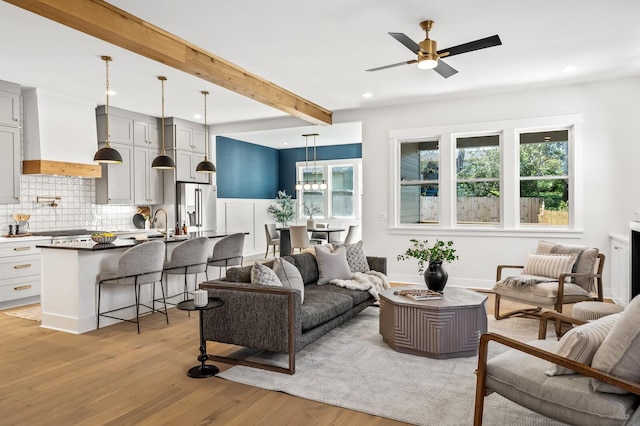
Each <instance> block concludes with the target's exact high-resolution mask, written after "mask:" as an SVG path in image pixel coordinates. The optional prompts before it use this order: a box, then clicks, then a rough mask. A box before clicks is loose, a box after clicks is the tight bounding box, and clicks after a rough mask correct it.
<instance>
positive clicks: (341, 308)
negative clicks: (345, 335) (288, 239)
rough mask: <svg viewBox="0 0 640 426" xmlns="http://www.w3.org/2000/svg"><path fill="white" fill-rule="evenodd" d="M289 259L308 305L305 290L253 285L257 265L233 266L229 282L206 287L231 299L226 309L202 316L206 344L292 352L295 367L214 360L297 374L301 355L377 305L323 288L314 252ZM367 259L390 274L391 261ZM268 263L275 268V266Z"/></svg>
mask: <svg viewBox="0 0 640 426" xmlns="http://www.w3.org/2000/svg"><path fill="white" fill-rule="evenodd" d="M283 259H284V260H286V261H288V262H290V263H292V264H293V265H295V266H296V267H297V268H298V270H299V271H300V273H301V275H302V279H303V281H304V285H305V286H304V289H305V290H304V303H301V294H300V291H299V290H294V289H291V288H283V287H274V286H264V285H256V284H251V283H250V281H251V266H245V267H242V268H230V269H229V270H228V271H227V275H226V277H225V278H223V279H219V280H213V281H207V282H204V283H202V284H200V288H203V289H206V290H207V291H208V293H209V296H210V297H219V298H221V299H222V300H224V301H225V304H224V305H223V306H222V307H220V308H216V309H212V310H208V311H203V312H202V313H203V336H204V338H205V339H206V340H209V341H214V342H220V343H228V344H232V345H238V346H244V347H247V348H252V349H258V350H266V351H271V352H279V353H288V354H289V367H288V368H285V367H279V366H275V365H271V364H264V363H258V362H254V361H249V360H246V359H239V358H231V357H224V356H219V355H211V356H210V359H213V360H217V361H221V362H225V363H231V364H241V365H249V366H252V367H258V368H263V369H267V370H272V371H278V372H282V373H287V374H294V373H295V353H296V352H297V351H299V350H300V349H302V348H304V347H305V346H307V345H308V344H309V343H311V342H313V341H314V340H316V339H317V338H318V337H320V336H322V335H323V334H325V333H327V332H328V331H330V330H332V329H333V328H335V327H337V326H338V325H340V324H342V323H343V322H345V321H347V320H348V319H350V318H352V317H354V316H355V315H356V314H357V313H358V312H360V311H362V310H363V309H364V308H366V307H367V306H370V305H372V304H373V303H374V302H375V299H374V298H373V297H372V296H371V295H370V294H369V293H368V292H367V291H359V290H348V289H346V288H342V287H338V286H335V285H333V284H325V285H317V284H316V283H317V281H318V277H319V272H318V264H317V262H316V259H315V257H314V256H313V255H312V254H309V253H301V254H295V255H292V256H285V257H283ZM367 261H368V263H369V267H370V268H371V269H372V270H375V271H378V272H382V273H384V274H386V272H387V259H386V258H384V257H369V256H368V257H367ZM265 265H266V266H269V267H273V262H268V263H265Z"/></svg>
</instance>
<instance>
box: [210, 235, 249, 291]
mask: <svg viewBox="0 0 640 426" xmlns="http://www.w3.org/2000/svg"><path fill="white" fill-rule="evenodd" d="M243 250H244V234H243V233H237V234H231V235H227V236H226V237H224V238H222V239H220V241H218V242H217V243H216V245H214V246H213V255H212V256H211V257H210V258H209V259H208V260H207V280H209V268H208V267H209V266H216V267H218V268H220V269H219V271H220V274H219V275H220V276H222V268H224V272H225V273H226V272H227V268H228V267H229V266H239V265H242V259H243V257H242V252H243Z"/></svg>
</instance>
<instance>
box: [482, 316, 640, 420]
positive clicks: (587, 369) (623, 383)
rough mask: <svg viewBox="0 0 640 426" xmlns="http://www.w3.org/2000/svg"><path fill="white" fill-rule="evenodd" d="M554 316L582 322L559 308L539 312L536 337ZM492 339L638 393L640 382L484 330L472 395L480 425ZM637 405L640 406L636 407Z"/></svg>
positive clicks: (486, 390)
mask: <svg viewBox="0 0 640 426" xmlns="http://www.w3.org/2000/svg"><path fill="white" fill-rule="evenodd" d="M548 320H554V321H555V322H556V327H557V324H558V323H560V324H562V323H564V322H566V323H571V324H578V325H579V324H584V321H581V320H578V319H576V318H571V317H569V316H566V315H562V314H560V313H558V312H554V311H548V312H545V313H543V314H542V315H541V316H540V328H539V331H538V338H539V339H544V337H545V336H546V331H547V321H548ZM491 341H494V342H497V343H500V344H502V345H505V346H508V347H510V348H513V349H515V350H519V351H521V352H524V353H527V354H530V355H533V356H535V357H537V358H541V359H544V360H546V361H549V362H552V363H554V364H557V365H560V366H562V367H565V368H569V369H571V370H573V371H575V372H576V373H577V374H581V375H583V376H587V377H593V378H594V379H597V380H600V381H601V382H605V383H608V384H610V385H613V386H616V387H619V388H620V389H624V390H626V391H628V392H631V393H633V394H635V395H640V384H638V383H635V382H631V381H629V380H624V379H621V378H619V377H615V376H612V375H610V374H607V373H604V372H602V371H600V370H596V369H595V368H592V367H591V366H589V365H586V364H582V363H579V362H577V361H573V360H571V359H568V358H564V357H561V356H559V355H557V354H555V353H552V352H548V351H545V350H543V349H539V348H536V347H534V346H531V345H528V344H526V343H522V342H519V341H517V340H514V339H511V338H509V337H505V336H502V335H500V334H496V333H486V334H483V335H482V336H481V337H480V348H479V351H478V369H477V370H476V375H477V382H476V396H475V408H474V418H473V424H474V426H481V425H482V415H483V412H484V398H485V396H487V395H488V394H489V389H488V388H487V387H486V379H487V351H488V348H489V342H491ZM639 409H640V408H639Z"/></svg>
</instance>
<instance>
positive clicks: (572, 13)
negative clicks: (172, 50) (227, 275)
mask: <svg viewBox="0 0 640 426" xmlns="http://www.w3.org/2000/svg"><path fill="white" fill-rule="evenodd" d="M110 3H112V4H114V5H115V6H117V7H120V8H122V9H124V10H126V11H128V12H130V13H132V14H134V15H136V16H138V17H140V18H142V19H143V20H145V21H147V22H150V23H152V24H154V25H157V26H159V27H161V28H163V29H165V30H167V31H169V32H171V33H174V34H176V35H177V36H179V37H182V38H184V39H186V40H188V41H190V42H192V43H195V44H196V45H199V46H201V47H202V48H204V49H206V50H208V51H210V52H212V53H214V54H216V55H218V56H221V57H222V58H225V59H227V60H229V61H231V62H233V63H235V64H236V65H238V66H240V67H243V68H245V69H247V70H248V71H250V72H252V73H254V74H257V75H259V76H261V77H263V78H265V79H267V80H269V81H272V82H273V83H275V84H278V85H280V86H282V87H283V88H285V89H287V90H289V91H291V92H293V93H296V94H297V95H299V96H302V97H304V98H306V99H307V100H309V101H311V102H314V103H316V104H318V105H321V106H323V107H325V108H328V109H330V110H332V111H337V110H342V109H353V108H367V107H375V106H381V105H393V104H400V103H407V102H418V101H421V100H426V99H434V100H437V99H439V98H441V97H443V96H458V95H460V94H465V93H481V92H482V91H488V90H492V91H495V90H511V89H514V88H518V87H522V86H526V85H546V84H562V83H571V82H580V81H590V80H599V79H608V78H616V77H622V76H630V75H640V25H638V24H637V20H638V18H640V2H639V1H637V0H618V1H616V2H613V3H610V4H607V5H605V4H603V3H602V1H600V0H563V1H558V0H537V1H528V2H523V1H513V0H487V1H482V2H479V1H473V0H430V1H428V2H427V1H424V0H397V1H394V2H390V1H388V0H351V1H344V0H324V1H322V2H301V1H300V0H271V1H268V2H267V1H264V2H261V1H256V0H251V1H249V0H235V1H227V2H218V1H216V2H214V1H206V0H181V1H180V2H176V1H169V0H136V1H128V0H111V1H110ZM425 19H432V20H434V21H435V26H434V28H433V29H432V31H431V33H430V36H431V38H432V39H434V40H437V41H438V47H439V48H440V49H442V48H446V47H449V46H453V45H457V44H461V43H464V42H468V41H472V40H476V39H479V38H483V37H487V36H490V35H494V34H498V35H500V38H501V39H502V43H503V45H502V46H498V47H493V48H489V49H485V50H480V51H476V52H470V53H466V54H463V55H459V56H455V57H452V58H450V59H448V60H446V62H447V63H448V64H449V65H451V66H453V67H454V68H456V69H457V70H458V71H459V73H458V74H456V75H454V76H453V77H451V78H449V79H444V78H442V77H440V76H439V75H438V74H437V73H435V72H434V71H431V70H419V69H417V67H416V66H415V65H405V66H401V67H397V68H392V69H387V70H383V71H378V72H373V73H371V72H365V71H364V70H365V69H368V68H373V67H377V66H382V65H387V64H392V63H396V62H401V61H404V60H410V59H413V56H412V54H411V52H409V50H407V49H406V48H405V47H404V46H402V45H401V44H400V43H398V42H397V41H396V40H394V39H393V38H391V37H390V36H389V35H388V34H387V33H388V32H403V33H405V34H407V35H408V36H409V37H411V38H412V39H413V40H415V41H416V42H418V41H421V40H422V39H423V38H424V33H423V32H422V30H420V27H419V23H420V21H422V20H425ZM0 40H2V43H0V59H1V64H2V65H1V66H0V80H7V81H11V82H15V83H19V84H21V85H22V86H27V87H42V88H46V89H50V90H54V91H58V92H61V93H66V94H70V95H74V96H77V97H82V98H87V99H91V100H94V101H95V102H96V103H97V104H103V103H104V84H105V81H104V71H105V70H104V62H103V61H102V60H100V56H101V55H110V56H112V57H113V62H112V63H111V64H110V80H111V88H112V89H113V90H115V91H116V92H117V95H116V96H113V97H112V98H111V100H110V102H111V105H113V106H116V107H119V108H124V109H127V110H132V111H137V112H141V113H145V114H150V115H155V116H159V115H160V110H161V108H160V91H161V87H160V82H159V81H158V80H157V78H156V77H157V76H158V75H166V76H167V77H168V80H167V82H166V86H165V87H166V107H165V110H166V115H167V116H175V117H181V118H184V119H188V120H193V121H199V122H202V119H194V118H193V116H194V114H202V108H203V106H202V95H201V94H200V91H201V90H209V91H210V92H211V96H209V102H208V123H209V124H213V125H216V124H221V123H230V122H238V121H247V120H257V119H265V118H275V117H283V116H286V114H285V113H283V112H281V111H279V110H276V109H273V108H270V107H267V106H265V105H263V104H260V103H258V102H256V101H253V100H251V99H248V98H245V97H243V96H241V95H238V94H235V93H232V92H230V91H228V90H226V89H222V88H219V87H217V86H214V85H212V84H211V83H208V82H205V81H203V80H200V79H198V78H196V77H193V76H190V75H187V74H185V73H182V72H180V71H177V70H175V69H173V68H170V67H167V66H165V65H163V64H160V63H157V62H154V61H152V60H149V59H146V58H143V57H141V56H138V55H135V54H132V53H130V52H128V51H126V50H123V49H121V48H118V47H115V46H113V45H110V44H108V43H106V42H103V41H100V40H97V39H94V38H92V37H90V36H87V35H84V34H82V33H80V32H78V31H75V30H73V29H70V28H67V27H64V26H63V25H61V24H58V23H55V22H52V21H48V20H46V19H44V18H41V17H39V16H37V15H34V14H32V13H30V12H27V11H24V10H22V9H20V8H17V7H15V6H13V5H10V4H7V3H5V2H0ZM567 66H572V67H575V70H574V71H573V72H563V69H564V68H565V67H567ZM364 92H371V93H372V94H373V96H372V97H371V98H369V99H364V98H362V94H363V93H364ZM304 124H305V123H304V122H302V121H301V122H300V125H301V126H303V125H304ZM323 129H324V130H326V127H323V128H320V129H319V131H318V133H322V131H323ZM302 130H304V131H302ZM316 130H317V129H316ZM312 131H314V129H313V128H310V127H305V128H304V129H299V128H294V129H293V130H292V133H291V135H288V134H284V133H280V134H277V142H270V143H274V144H276V146H277V147H282V140H281V138H285V137H286V138H288V139H290V143H291V145H290V147H292V146H296V144H297V146H300V145H302V146H304V138H302V137H301V136H300V135H301V134H302V133H308V132H312ZM252 133H253V134H254V136H255V132H252ZM245 136H246V137H250V136H251V135H249V134H246V135H245ZM321 138H322V140H323V142H324V143H327V142H329V138H328V137H322V136H321ZM245 140H246V139H245ZM248 141H249V142H255V143H264V144H268V143H267V142H257V141H258V139H255V140H248ZM320 143H321V139H320V138H319V139H318V144H320Z"/></svg>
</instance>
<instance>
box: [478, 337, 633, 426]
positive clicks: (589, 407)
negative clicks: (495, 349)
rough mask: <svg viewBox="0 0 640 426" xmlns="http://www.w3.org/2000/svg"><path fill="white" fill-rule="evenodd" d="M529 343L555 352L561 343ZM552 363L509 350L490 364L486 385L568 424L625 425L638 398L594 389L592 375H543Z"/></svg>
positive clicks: (542, 341)
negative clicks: (589, 376)
mask: <svg viewBox="0 0 640 426" xmlns="http://www.w3.org/2000/svg"><path fill="white" fill-rule="evenodd" d="M529 344H530V345H532V346H536V347H539V348H541V349H544V350H547V351H549V352H553V351H554V349H555V347H556V346H557V345H558V342H556V341H552V340H538V341H535V342H530V343H529ZM549 366H550V363H549V362H548V361H545V360H543V359H540V358H536V357H533V356H531V355H529V354H526V353H524V352H520V351H516V350H510V351H507V352H505V353H503V354H501V355H498V356H496V357H495V358H492V359H491V360H490V361H489V362H488V363H487V387H488V388H489V389H490V390H492V391H495V392H497V393H499V394H500V395H502V396H504V397H506V398H508V399H510V400H511V401H513V402H515V403H516V404H518V405H521V406H523V407H526V408H529V409H531V410H533V411H536V412H538V413H541V414H543V415H546V416H549V417H552V418H554V419H558V420H560V421H563V422H565V423H569V424H575V425H587V424H597V425H622V424H626V422H627V420H628V419H629V416H630V415H631V413H632V412H633V410H634V408H635V406H636V405H637V401H638V400H637V398H635V397H633V396H631V395H613V394H604V393H598V392H593V391H592V390H591V389H590V387H589V378H588V377H585V376H581V375H578V374H570V375H566V376H554V377H549V376H547V375H545V374H544V372H545V371H546V370H548V369H549ZM596 416H597V417H598V420H597V423H594V418H595V417H596Z"/></svg>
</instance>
